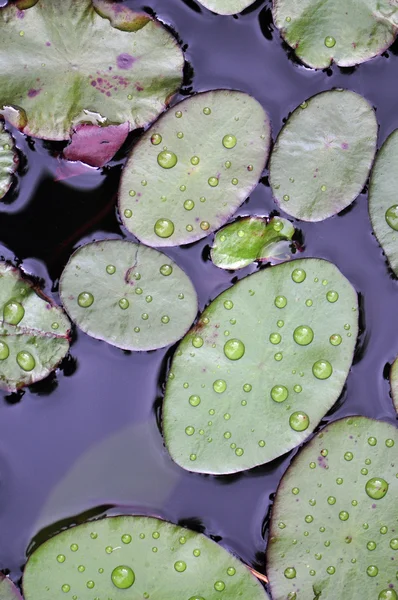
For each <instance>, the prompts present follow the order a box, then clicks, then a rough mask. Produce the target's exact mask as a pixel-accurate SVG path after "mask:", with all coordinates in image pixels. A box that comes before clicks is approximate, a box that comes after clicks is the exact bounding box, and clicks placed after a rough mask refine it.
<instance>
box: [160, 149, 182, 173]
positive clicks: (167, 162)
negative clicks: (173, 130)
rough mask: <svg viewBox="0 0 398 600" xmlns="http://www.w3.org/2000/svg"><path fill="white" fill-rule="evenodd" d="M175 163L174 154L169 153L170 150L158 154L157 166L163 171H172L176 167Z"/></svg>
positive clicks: (176, 160) (176, 159)
mask: <svg viewBox="0 0 398 600" xmlns="http://www.w3.org/2000/svg"><path fill="white" fill-rule="evenodd" d="M177 162H178V158H177V155H176V154H174V152H171V151H170V150H162V152H160V153H159V154H158V164H159V165H160V166H161V167H162V168H163V169H172V168H173V167H175V166H176V164H177Z"/></svg>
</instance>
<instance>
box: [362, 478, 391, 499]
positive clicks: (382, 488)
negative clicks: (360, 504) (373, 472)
mask: <svg viewBox="0 0 398 600" xmlns="http://www.w3.org/2000/svg"><path fill="white" fill-rule="evenodd" d="M365 490H366V493H367V495H368V496H369V498H373V500H381V499H382V498H384V496H385V495H386V494H387V492H388V483H387V481H386V480H385V479H381V478H379V477H373V478H372V479H369V481H368V482H367V484H366V486H365Z"/></svg>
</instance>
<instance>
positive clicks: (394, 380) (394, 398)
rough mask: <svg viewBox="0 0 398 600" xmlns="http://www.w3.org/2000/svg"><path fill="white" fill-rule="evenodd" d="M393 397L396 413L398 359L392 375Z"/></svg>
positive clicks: (397, 405)
mask: <svg viewBox="0 0 398 600" xmlns="http://www.w3.org/2000/svg"><path fill="white" fill-rule="evenodd" d="M390 383H391V396H392V400H393V402H394V406H395V409H396V411H397V412H398V358H396V359H395V361H394V362H393V365H392V367H391V373H390Z"/></svg>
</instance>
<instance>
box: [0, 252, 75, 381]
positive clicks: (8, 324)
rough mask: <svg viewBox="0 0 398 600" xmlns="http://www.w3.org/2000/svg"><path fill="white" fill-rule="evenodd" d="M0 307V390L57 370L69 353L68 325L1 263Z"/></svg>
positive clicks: (50, 304)
mask: <svg viewBox="0 0 398 600" xmlns="http://www.w3.org/2000/svg"><path fill="white" fill-rule="evenodd" d="M39 294H40V295H39ZM0 307H1V317H0V318H1V320H0V388H1V389H5V390H10V391H15V390H17V389H19V388H21V387H23V386H25V385H30V384H31V383H34V382H35V381H39V380H40V379H44V377H47V375H48V374H49V373H50V372H51V371H53V370H54V369H55V368H56V367H57V365H58V364H59V363H60V361H61V360H62V359H63V358H64V356H65V355H66V353H67V352H68V350H69V330H70V323H69V321H68V319H67V317H66V316H65V314H64V313H63V311H62V309H61V308H60V307H59V306H56V305H55V304H53V302H52V301H51V300H50V299H49V298H46V297H45V296H44V295H43V294H42V293H41V292H40V291H38V290H36V289H35V288H34V286H33V285H32V284H31V283H30V282H29V281H28V280H27V279H25V278H24V277H23V275H22V273H21V272H20V271H19V270H18V269H15V268H14V267H12V266H11V265H9V264H7V263H4V262H0Z"/></svg>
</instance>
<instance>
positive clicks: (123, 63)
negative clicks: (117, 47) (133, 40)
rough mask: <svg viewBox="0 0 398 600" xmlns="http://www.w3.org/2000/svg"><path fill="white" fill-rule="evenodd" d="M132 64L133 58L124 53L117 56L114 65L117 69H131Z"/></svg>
mask: <svg viewBox="0 0 398 600" xmlns="http://www.w3.org/2000/svg"><path fill="white" fill-rule="evenodd" d="M134 62H135V58H134V56H131V54H127V53H126V52H123V53H122V54H119V56H118V57H117V59H116V64H117V66H118V67H119V69H131V67H132V66H133V64H134Z"/></svg>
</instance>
